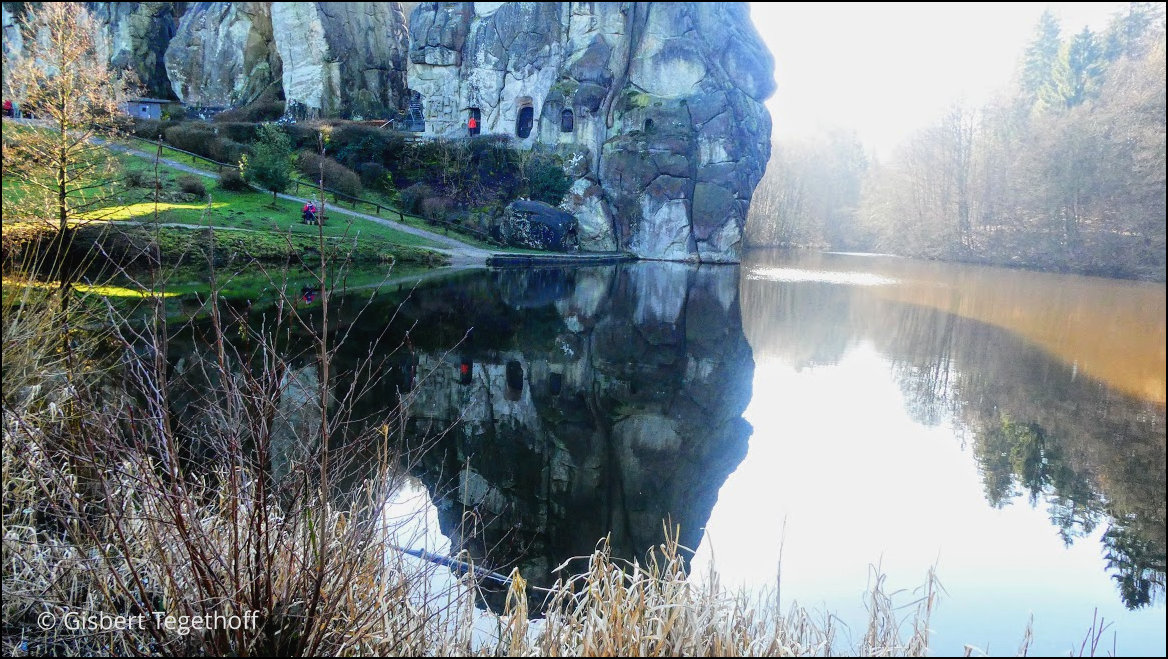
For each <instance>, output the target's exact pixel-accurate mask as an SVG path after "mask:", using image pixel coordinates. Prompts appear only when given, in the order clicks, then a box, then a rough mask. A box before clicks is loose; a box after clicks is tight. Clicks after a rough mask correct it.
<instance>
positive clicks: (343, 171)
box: [296, 150, 362, 197]
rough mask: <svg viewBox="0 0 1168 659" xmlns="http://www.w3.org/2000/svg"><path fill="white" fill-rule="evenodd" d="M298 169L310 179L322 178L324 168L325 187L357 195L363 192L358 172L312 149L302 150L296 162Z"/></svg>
mask: <svg viewBox="0 0 1168 659" xmlns="http://www.w3.org/2000/svg"><path fill="white" fill-rule="evenodd" d="M296 167H297V169H299V170H300V172H301V173H302V174H304V175H305V176H307V177H308V180H310V181H313V182H315V181H318V180H320V175H321V168H322V167H323V168H324V187H326V188H329V189H332V190H336V191H337V192H341V193H343V194H347V195H350V196H353V197H356V196H358V195H360V194H361V191H362V188H361V178H360V177H358V176H357V172H354V171H353V170H351V169H349V168H348V167H345V166H344V165H342V164H341V163H339V162H337V161H335V160H333V159H332V158H328V157H321V156H320V154H318V153H315V152H312V151H307V150H305V151H301V152H300V155H299V158H298V159H297V163H296Z"/></svg>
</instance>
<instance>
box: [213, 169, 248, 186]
mask: <svg viewBox="0 0 1168 659" xmlns="http://www.w3.org/2000/svg"><path fill="white" fill-rule="evenodd" d="M219 189H221V190H230V191H232V192H247V191H249V190H251V186H250V185H248V184H247V182H246V181H244V180H243V176H242V175H240V173H239V170H238V169H236V168H235V167H228V168H226V169H224V170H223V171H222V172H221V173H220V174H219Z"/></svg>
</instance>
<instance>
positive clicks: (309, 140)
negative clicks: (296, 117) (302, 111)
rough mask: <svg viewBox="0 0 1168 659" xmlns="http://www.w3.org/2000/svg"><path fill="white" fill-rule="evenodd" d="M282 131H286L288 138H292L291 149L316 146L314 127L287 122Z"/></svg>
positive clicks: (313, 147)
mask: <svg viewBox="0 0 1168 659" xmlns="http://www.w3.org/2000/svg"><path fill="white" fill-rule="evenodd" d="M284 132H286V133H288V138H289V139H291V140H292V148H293V149H315V148H316V133H317V130H316V128H313V127H311V126H304V125H301V124H289V125H287V126H284Z"/></svg>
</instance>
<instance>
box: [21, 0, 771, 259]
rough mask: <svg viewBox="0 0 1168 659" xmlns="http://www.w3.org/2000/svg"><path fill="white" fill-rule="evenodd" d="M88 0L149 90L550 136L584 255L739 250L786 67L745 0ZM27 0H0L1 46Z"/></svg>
mask: <svg viewBox="0 0 1168 659" xmlns="http://www.w3.org/2000/svg"><path fill="white" fill-rule="evenodd" d="M89 4H90V8H91V9H92V10H93V11H94V12H95V14H96V15H97V16H98V17H99V19H100V21H101V22H102V23H103V25H104V26H105V32H106V35H105V37H106V43H107V45H108V57H109V60H110V62H111V63H113V64H114V65H115V66H119V67H123V66H124V67H130V68H133V69H134V70H135V71H136V72H137V73H138V74H139V77H140V79H141V80H142V81H143V82H144V83H145V85H146V87H147V89H148V90H149V93H150V94H152V95H156V96H169V95H173V96H175V97H177V98H178V99H179V100H181V101H183V102H184V103H187V104H188V105H196V106H212V107H228V106H239V105H243V104H247V103H249V102H252V101H254V100H256V99H257V98H258V97H259V96H260V95H261V94H262V93H264V92H265V91H268V90H271V92H273V93H274V94H278V95H282V96H283V98H284V99H285V100H286V101H287V103H288V106H289V107H290V108H292V109H293V110H294V111H296V112H297V113H298V114H300V115H303V116H324V117H336V116H343V117H352V116H361V117H386V116H390V115H391V114H392V113H393V112H395V111H406V110H407V109H409V108H410V106H411V105H413V106H414V107H417V105H419V104H420V106H421V108H422V113H423V116H424V117H425V134H426V135H429V136H432V137H461V136H465V135H466V134H467V128H466V126H467V119H468V118H469V117H470V116H472V114H473V115H474V116H475V117H476V119H477V120H478V123H479V125H480V126H481V132H482V133H483V134H487V135H506V136H509V137H511V138H513V139H514V140H516V143H517V146H518V147H520V148H525V149H532V148H544V149H554V150H556V151H558V152H559V153H560V154H561V155H562V156H563V158H564V162H565V163H566V169H567V171H568V173H569V175H570V176H572V177H573V178H574V179H575V180H574V183H573V185H572V187H571V191H570V193H569V194H568V195H567V196H566V198H565V199H564V201H563V203H562V208H563V209H564V210H566V211H568V212H570V213H572V214H573V215H575V216H576V217H577V219H578V221H579V236H580V243H581V247H582V248H583V249H586V250H600V251H607V250H614V249H620V250H625V251H629V252H632V253H634V254H636V255H638V256H640V257H643V258H649V259H663V260H683V261H703V262H710V261H714V262H716V261H737V260H738V257H739V253H740V247H741V243H742V240H741V238H742V232H743V226H744V224H745V221H746V211H747V208H748V206H749V204H750V198H751V194H752V193H753V191H754V187H755V185H756V184H757V183H758V181H759V179H760V178H761V177H762V173H763V169H764V167H765V165H766V161H767V159H768V158H769V156H770V146H769V145H770V116H769V114H768V113H767V111H766V108H765V107H764V106H763V101H764V100H765V99H766V98H767V97H768V96H769V95H770V94H771V92H772V91H773V87H774V83H773V81H772V68H773V64H772V61H771V56H770V54H769V53H768V52H767V50H766V48H765V47H764V46H763V44H762V42H761V40H760V39H759V37H758V34H757V33H756V32H755V30H754V28H753V26H752V25H751V22H750V17H749V14H748V10H747V8H746V4H745V3H656V2H632V3H630V2H623V3H622V2H598V3H571V2H561V3H541V2H506V3H504V2H446V3H430V2H428V3H396V2H295V3H282V2H275V3H273V2H196V3H182V2H175V3H167V2H162V3H150V2H141V3H89ZM20 6H21V3H5V4H4V26H5V27H4V35H5V37H4V47H5V49H6V50H7V49H11V48H17V49H19V48H20V44H19V36H18V35H17V34H16V31H15V29H14V28H15V24H16V23H17V22H18V18H19V16H18V15H19V13H20ZM403 6H405V7H408V8H410V9H411V12H410V15H409V17H408V18H407V16H406V14H405V12H404V11H403ZM407 26H408V27H407Z"/></svg>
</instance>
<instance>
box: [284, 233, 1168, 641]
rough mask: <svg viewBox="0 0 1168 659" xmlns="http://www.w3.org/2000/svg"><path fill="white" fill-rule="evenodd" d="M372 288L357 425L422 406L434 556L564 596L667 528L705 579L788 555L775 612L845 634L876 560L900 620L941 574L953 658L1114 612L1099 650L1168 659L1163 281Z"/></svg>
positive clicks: (1074, 635) (1043, 636)
mask: <svg viewBox="0 0 1168 659" xmlns="http://www.w3.org/2000/svg"><path fill="white" fill-rule="evenodd" d="M406 289H409V287H406ZM407 293H408V295H407ZM367 297H368V296H367V295H366V296H365V298H367ZM359 298H361V296H360V295H350V296H349V297H348V298H346V299H345V300H344V301H342V304H341V305H340V306H341V316H342V318H343V317H345V315H346V314H355V313H356V311H357V310H362V315H361V317H360V318H359V319H356V317H355V315H354V317H353V319H350V320H353V322H352V323H351V324H350V325H349V326H348V327H347V331H348V332H349V335H348V342H347V343H346V347H345V348H344V350H343V351H342V354H341V360H342V362H341V364H340V365H339V366H340V368H339V369H338V370H339V372H344V370H345V368H346V365H345V363H344V360H346V359H351V360H353V361H354V362H355V361H356V360H358V359H360V358H362V357H364V356H365V355H366V354H367V351H368V349H369V346H370V344H371V343H374V342H379V343H377V345H378V346H381V347H379V348H376V349H375V350H374V354H379V355H383V356H384V359H385V364H386V367H387V369H388V371H387V372H388V373H390V377H389V378H388V379H387V380H386V381H384V382H383V383H381V384H380V385H379V386H378V387H377V388H375V389H374V390H371V391H370V392H369V393H368V394H367V395H366V396H364V397H363V399H362V401H361V402H360V407H361V409H360V410H359V412H360V414H368V415H369V416H370V417H371V418H376V417H377V416H378V415H379V414H381V413H382V411H383V410H384V409H387V408H389V407H392V406H394V405H395V404H396V401H397V400H398V397H399V395H400V396H404V399H405V400H406V402H408V404H409V406H408V410H409V412H408V423H407V428H406V430H407V432H405V433H404V437H405V440H406V442H407V443H408V444H409V445H410V447H411V448H413V449H417V451H414V452H411V453H410V454H409V455H410V459H409V461H408V468H409V470H410V472H411V473H412V474H413V476H414V479H415V480H414V481H413V482H414V483H415V485H416V487H417V488H418V491H422V492H425V493H426V494H427V495H428V496H427V497H421V498H420V499H419V500H422V501H428V502H427V503H425V506H426V507H427V508H428V515H429V516H431V517H436V518H437V520H438V524H439V526H440V529H441V533H442V536H443V538H442V547H441V548H444V549H445V548H449V547H453V549H454V550H457V549H460V548H461V549H465V550H467V551H469V552H470V553H471V554H472V555H473V556H475V557H476V558H479V559H482V558H487V560H488V562H490V563H492V564H493V566H494V567H496V568H497V569H499V570H501V571H504V572H506V571H508V570H509V568H510V567H513V566H514V567H519V568H520V570H521V571H522V572H523V574H524V576H525V577H527V578H528V579H529V580H530V581H531V582H532V583H534V584H537V585H547V584H549V583H550V582H551V581H552V580H553V577H552V575H551V574H550V571H551V570H552V569H553V568H555V567H556V566H558V565H560V564H561V563H563V562H564V561H565V560H567V559H569V558H571V557H573V556H581V555H587V554H588V553H590V552H591V551H592V549H593V548H594V546H595V543H596V541H597V539H598V538H600V537H603V536H605V535H607V534H611V535H610V537H611V544H612V547H613V551H614V553H616V554H618V555H621V556H625V557H629V558H632V557H642V556H644V554H645V552H646V551H647V550H648V549H649V548H650V547H652V546H654V545H656V544H657V543H659V542H660V541H661V539H662V532H661V529H662V519H664V518H668V519H669V520H670V521H671V522H672V523H674V524H677V525H680V528H681V541H682V544H684V545H686V546H688V547H691V548H694V549H695V550H696V553H695V555H694V557H693V559H692V563H691V569H692V573H693V574H694V577H695V578H704V576H702V575H704V574H705V573H706V572H707V571H708V569H709V568H710V567H711V566H712V567H713V568H715V569H716V570H717V571H718V572H719V573H720V575H721V578H722V582H723V584H724V585H728V586H732V587H737V586H742V587H745V588H753V589H761V588H764V587H767V586H770V585H771V584H773V583H774V581H775V576H776V574H777V572H778V570H779V564H780V549H781V559H782V560H781V572H782V577H781V584H782V586H781V601H782V606H783V607H784V608H785V607H786V606H788V605H790V604H791V603H793V602H798V603H799V604H801V605H803V606H806V607H812V608H822V609H825V610H830V611H833V612H835V613H837V614H838V615H839V616H840V618H841V619H842V622H843V623H844V624H845V625H849V626H850V627H851V629H852V630H853V631H852V632H850V633H851V638H853V639H855V638H858V637H859V636H860V635H862V633H863V628H862V625H863V620H864V609H863V593H864V590H865V587H866V585H867V584H868V583H869V578H870V574H871V567H870V566H871V565H873V564H877V563H879V565H880V567H881V569H882V570H883V572H884V573H885V574H887V575H888V581H887V583H886V588H887V589H888V590H896V589H905V590H906V592H905V593H904V594H902V595H901V596H899V598H900V599H899V601H901V602H905V603H907V602H909V601H910V600H911V599H912V597H913V596H912V592H911V591H912V589H913V588H915V587H917V586H919V585H920V584H921V583H923V581H924V579H925V575H926V573H927V571H928V570H929V568H930V567H932V566H935V567H936V570H937V574H938V576H939V579H940V582H941V584H942V585H943V586H944V588H945V593H944V594H943V596H942V601H941V604H940V607H939V609H938V610H937V611H936V613H935V614H934V617H933V624H932V627H933V630H934V635H933V643H932V645H933V647H934V649H935V652H937V653H939V654H954V653H960V652H961V651H962V649H963V646H964V644H967V643H968V644H971V645H974V646H976V647H977V648H979V649H981V650H984V651H987V652H990V653H992V654H1013V653H1015V652H1016V651H1017V648H1018V645H1019V643H1020V642H1021V640H1022V637H1023V632H1024V629H1025V627H1026V624H1027V621H1028V619H1029V618H1030V616H1031V615H1033V616H1034V634H1035V643H1034V646H1033V649H1032V653H1037V654H1043V653H1066V652H1068V651H1070V650H1071V649H1072V648H1074V649H1077V648H1078V643H1079V642H1080V641H1081V640H1082V638H1083V635H1084V634H1085V633H1086V630H1087V628H1088V627H1089V626H1090V624H1091V622H1092V616H1093V614H1095V612H1096V611H1097V612H1098V614H1099V615H1101V616H1102V617H1104V618H1105V619H1106V621H1108V622H1112V623H1114V624H1113V626H1112V627H1111V628H1109V631H1108V634H1107V636H1106V637H1105V639H1106V642H1105V643H1104V645H1105V646H1106V649H1107V650H1110V649H1111V642H1112V635H1111V632H1115V637H1114V640H1115V644H1116V649H1117V650H1118V652H1119V653H1120V654H1149V655H1163V654H1164V652H1165V619H1164V614H1165V611H1164V597H1163V595H1164V578H1165V565H1164V564H1165V287H1164V285H1163V284H1145V283H1136V282H1125V281H1111V280H1104V279H1095V278H1087V277H1077V276H1062V275H1051V274H1043V273H1029V272H1021V271H1013V270H1002V269H994V268H984V267H971V266H960V265H951V264H934V263H924V262H919V261H912V260H908V259H897V258H891V257H876V256H860V255H840V254H789V253H783V252H753V253H750V254H749V255H748V257H747V259H746V260H745V262H744V263H743V264H742V266H740V267H738V266H713V267H712V266H702V267H691V266H686V265H681V264H672V263H653V262H643V263H636V264H626V265H619V266H606V267H590V268H577V269H567V268H558V269H536V270H495V271H478V272H472V273H466V274H462V275H458V276H454V277H450V278H446V279H441V280H437V281H434V282H432V283H429V284H422V285H419V286H418V287H417V288H415V289H413V290H412V291H410V290H403V291H401V292H390V293H383V294H380V295H378V297H377V299H376V300H375V301H374V304H373V305H372V306H370V307H368V308H366V307H365V305H364V302H363V300H362V299H359ZM403 300H404V301H403ZM398 345H404V346H406V348H405V349H398V350H396V351H393V350H392V348H395V347H396V346H398ZM312 371H313V368H312V366H311V364H310V363H308V364H306V365H305V366H304V368H303V373H300V374H299V375H297V378H299V379H298V380H297V381H298V382H301V383H303V384H302V386H303V387H304V388H311V386H312V381H313V375H312ZM298 386H301V385H298ZM305 398H306V399H307V400H312V399H313V396H306V397H305ZM431 506H432V507H431ZM431 548H433V547H431ZM484 604H485V605H487V606H490V607H491V608H496V609H497V608H499V607H500V606H501V604H502V596H501V594H499V593H495V594H491V593H488V594H487V596H486V598H485V600H484ZM907 612H908V610H907V609H906V610H905V613H907ZM841 634H842V635H843V636H845V637H847V636H848V635H849V632H848V630H847V628H846V627H845V628H843V629H842V630H841ZM842 640H847V639H846V638H845V639H842Z"/></svg>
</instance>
